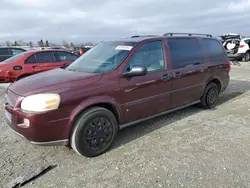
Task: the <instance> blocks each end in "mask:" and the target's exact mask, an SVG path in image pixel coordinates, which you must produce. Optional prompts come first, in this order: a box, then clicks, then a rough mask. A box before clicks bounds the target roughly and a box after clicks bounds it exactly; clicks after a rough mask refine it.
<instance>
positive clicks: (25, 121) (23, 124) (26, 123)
mask: <svg viewBox="0 0 250 188" xmlns="http://www.w3.org/2000/svg"><path fill="white" fill-rule="evenodd" d="M17 126H18V127H22V128H28V127H29V126H30V121H29V120H28V119H26V118H24V119H23V123H20V124H18V125H17Z"/></svg>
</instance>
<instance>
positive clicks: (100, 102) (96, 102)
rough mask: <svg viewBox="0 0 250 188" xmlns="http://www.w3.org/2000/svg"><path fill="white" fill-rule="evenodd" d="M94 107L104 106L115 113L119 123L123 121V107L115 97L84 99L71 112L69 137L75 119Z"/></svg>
mask: <svg viewBox="0 0 250 188" xmlns="http://www.w3.org/2000/svg"><path fill="white" fill-rule="evenodd" d="M93 107H102V108H105V109H107V110H109V111H111V112H112V113H113V114H114V115H115V117H116V120H117V123H118V125H119V124H120V122H121V121H122V118H123V116H122V113H121V109H120V108H119V106H118V104H117V102H116V101H115V100H114V99H113V98H110V97H100V98H99V97H93V98H92V99H90V100H88V101H83V102H82V103H80V104H79V105H78V106H77V107H76V108H75V109H74V110H73V112H72V113H71V115H70V120H69V124H68V130H69V138H70V135H71V132H72V128H73V126H74V123H75V121H76V120H77V119H78V118H79V117H80V116H81V114H82V113H84V112H85V111H86V110H88V109H90V108H93Z"/></svg>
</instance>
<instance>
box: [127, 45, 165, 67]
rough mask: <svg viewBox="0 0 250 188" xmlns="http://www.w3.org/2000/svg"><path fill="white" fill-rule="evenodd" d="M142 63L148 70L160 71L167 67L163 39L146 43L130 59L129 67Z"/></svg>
mask: <svg viewBox="0 0 250 188" xmlns="http://www.w3.org/2000/svg"><path fill="white" fill-rule="evenodd" d="M135 65H142V66H145V67H146V68H147V71H148V72H153V71H158V70H162V69H164V68H165V63H164V56H163V48H162V42H161V41H154V42H149V43H146V44H144V45H143V46H142V47H141V48H140V49H139V50H137V52H135V54H134V55H133V56H132V58H131V59H130V62H129V64H128V67H127V68H129V67H132V66H135Z"/></svg>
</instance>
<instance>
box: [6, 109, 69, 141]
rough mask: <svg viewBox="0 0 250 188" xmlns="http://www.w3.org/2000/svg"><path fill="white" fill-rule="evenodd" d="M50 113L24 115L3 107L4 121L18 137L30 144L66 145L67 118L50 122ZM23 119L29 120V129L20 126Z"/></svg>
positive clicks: (17, 110) (19, 111)
mask: <svg viewBox="0 0 250 188" xmlns="http://www.w3.org/2000/svg"><path fill="white" fill-rule="evenodd" d="M51 115H52V116H53V112H52V114H51V112H50V113H42V114H26V113H24V112H22V111H21V109H13V108H12V107H10V105H8V104H6V105H5V120H6V122H7V123H8V125H9V127H10V128H11V129H12V131H14V132H15V133H16V134H18V135H19V136H21V137H23V138H25V139H26V140H28V141H29V142H31V143H32V144H36V145H44V146H55V145H64V146H65V145H68V133H67V131H66V130H67V124H68V120H69V119H68V118H63V119H57V120H51ZM24 118H26V119H28V120H29V122H30V123H29V127H27V128H24V127H22V126H20V125H22V123H23V121H24Z"/></svg>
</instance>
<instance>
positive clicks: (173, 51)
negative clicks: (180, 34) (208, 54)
mask: <svg viewBox="0 0 250 188" xmlns="http://www.w3.org/2000/svg"><path fill="white" fill-rule="evenodd" d="M167 44H168V47H169V50H170V56H171V60H172V65H173V68H174V69H178V68H182V67H186V66H192V65H197V64H202V63H204V57H203V53H202V48H201V45H200V43H199V41H198V40H197V39H195V38H169V39H167Z"/></svg>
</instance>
